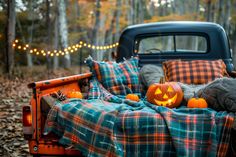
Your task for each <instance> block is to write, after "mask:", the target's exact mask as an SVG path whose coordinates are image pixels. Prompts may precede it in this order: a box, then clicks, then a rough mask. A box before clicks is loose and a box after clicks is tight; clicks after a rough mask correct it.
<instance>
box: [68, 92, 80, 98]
mask: <svg viewBox="0 0 236 157" xmlns="http://www.w3.org/2000/svg"><path fill="white" fill-rule="evenodd" d="M66 96H67V98H79V99H82V98H83V95H82V93H81V92H79V91H72V92H69V93H68V94H67V95H66Z"/></svg>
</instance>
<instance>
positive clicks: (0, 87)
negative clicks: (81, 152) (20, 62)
mask: <svg viewBox="0 0 236 157" xmlns="http://www.w3.org/2000/svg"><path fill="white" fill-rule="evenodd" d="M84 71H85V69H83V72H84ZM86 71H87V70H86ZM78 73H79V68H78V67H73V68H71V69H70V70H65V69H59V70H56V71H53V72H52V71H47V70H46V68H45V67H34V68H31V69H28V68H20V69H19V71H18V73H16V74H15V76H14V77H13V78H11V79H9V78H7V77H5V76H3V75H2V74H1V75H0V156H3V157H19V156H30V155H29V150H28V145H27V141H25V140H24V138H23V132H22V106H23V105H27V104H29V100H30V97H31V96H32V91H31V89H28V88H27V84H28V83H30V82H34V81H39V80H45V79H52V78H57V77H63V76H69V75H73V74H78Z"/></svg>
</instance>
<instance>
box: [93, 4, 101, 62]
mask: <svg viewBox="0 0 236 157" xmlns="http://www.w3.org/2000/svg"><path fill="white" fill-rule="evenodd" d="M100 8H101V4H100V0H96V8H95V10H96V11H95V24H94V27H93V33H92V36H93V41H92V43H93V45H99V43H98V40H99V39H98V38H99V36H98V33H99V29H100V17H101V13H100ZM98 55H99V54H98V53H96V51H93V54H92V56H93V58H94V59H95V60H97V59H98V58H99V56H98Z"/></svg>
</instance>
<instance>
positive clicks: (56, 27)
mask: <svg viewBox="0 0 236 157" xmlns="http://www.w3.org/2000/svg"><path fill="white" fill-rule="evenodd" d="M56 6H57V1H56ZM54 12H55V22H54V49H58V48H59V21H58V9H57V7H55V11H54ZM58 67H59V59H58V57H57V56H54V57H53V70H56V69H57V68H58Z"/></svg>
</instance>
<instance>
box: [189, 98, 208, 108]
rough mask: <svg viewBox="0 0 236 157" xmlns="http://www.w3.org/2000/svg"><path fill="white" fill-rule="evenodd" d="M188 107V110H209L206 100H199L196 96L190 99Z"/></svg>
mask: <svg viewBox="0 0 236 157" xmlns="http://www.w3.org/2000/svg"><path fill="white" fill-rule="evenodd" d="M187 107H188V108H207V107H208V104H207V102H206V100H205V99H203V98H197V97H196V96H194V97H193V98H191V99H189V101H188V104H187Z"/></svg>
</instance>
